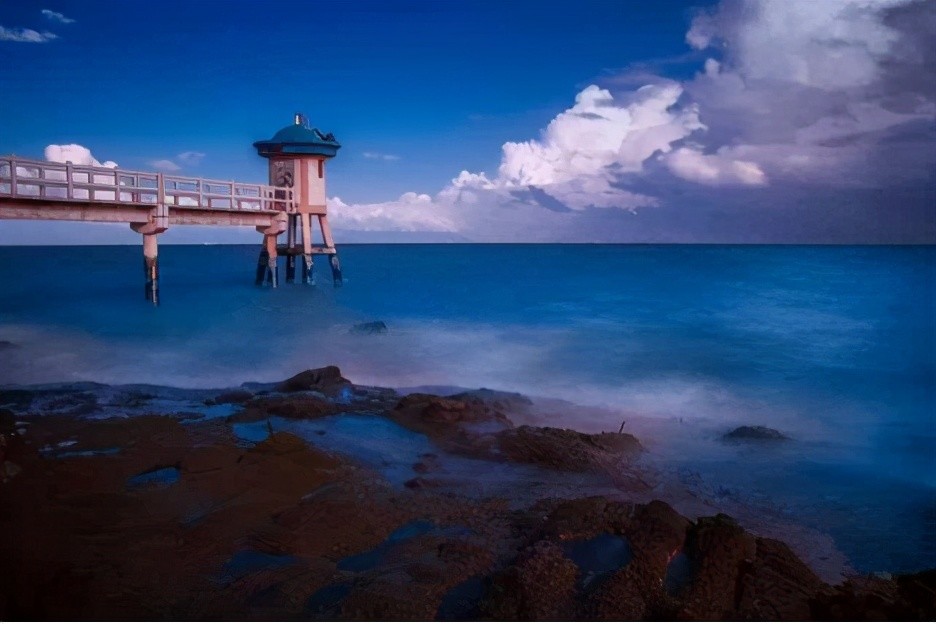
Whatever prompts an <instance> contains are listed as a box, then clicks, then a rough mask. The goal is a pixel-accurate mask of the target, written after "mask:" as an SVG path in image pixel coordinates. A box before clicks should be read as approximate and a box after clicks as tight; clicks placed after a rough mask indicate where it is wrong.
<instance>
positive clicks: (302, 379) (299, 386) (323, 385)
mask: <svg viewBox="0 0 936 624" xmlns="http://www.w3.org/2000/svg"><path fill="white" fill-rule="evenodd" d="M350 385H351V382H350V381H348V380H347V379H345V378H344V377H342V376H341V370H340V369H339V368H338V367H337V366H325V367H323V368H313V369H309V370H306V371H303V372H301V373H299V374H298V375H294V376H293V377H290V378H289V379H287V380H286V381H284V382H282V383H280V384H279V385H277V386H276V391H277V392H306V391H309V390H315V391H317V392H321V393H322V394H324V395H326V396H335V395H337V394H338V393H340V392H341V391H342V390H344V389H345V388H348V387H350Z"/></svg>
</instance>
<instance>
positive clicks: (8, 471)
mask: <svg viewBox="0 0 936 624" xmlns="http://www.w3.org/2000/svg"><path fill="white" fill-rule="evenodd" d="M22 471H23V469H22V468H20V467H19V466H17V465H16V464H14V463H13V462H11V461H5V462H3V464H2V465H0V479H2V481H3V482H4V483H6V482H7V481H9V480H10V479H12V478H13V477H15V476H16V475H18V474H19V473H20V472H22Z"/></svg>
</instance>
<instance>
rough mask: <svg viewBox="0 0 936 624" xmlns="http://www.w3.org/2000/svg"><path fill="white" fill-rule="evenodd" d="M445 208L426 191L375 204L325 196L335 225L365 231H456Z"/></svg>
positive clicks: (454, 224)
mask: <svg viewBox="0 0 936 624" xmlns="http://www.w3.org/2000/svg"><path fill="white" fill-rule="evenodd" d="M447 208H448V206H446V205H437V204H435V203H434V202H433V199H432V197H430V196H429V195H424V194H417V193H404V194H403V195H401V196H400V197H399V199H396V200H394V201H389V202H381V203H375V204H354V205H348V204H346V203H345V202H343V201H342V200H341V198H340V197H332V198H329V199H328V213H329V218H330V219H331V221H332V223H333V224H334V226H335V227H337V228H346V229H352V230H364V231H403V232H419V231H424V232H454V231H457V229H458V227H457V225H456V222H455V221H454V220H453V219H452V215H451V214H450V213H449V212H448V210H447Z"/></svg>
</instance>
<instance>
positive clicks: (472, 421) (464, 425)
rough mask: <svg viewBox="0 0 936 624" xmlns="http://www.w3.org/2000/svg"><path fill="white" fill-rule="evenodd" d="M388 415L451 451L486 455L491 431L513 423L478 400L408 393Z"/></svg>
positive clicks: (491, 439) (493, 440)
mask: <svg viewBox="0 0 936 624" xmlns="http://www.w3.org/2000/svg"><path fill="white" fill-rule="evenodd" d="M387 415H388V416H389V417H390V418H391V419H393V420H394V421H396V422H397V423H399V424H400V425H402V426H404V427H406V428H407V429H410V430H412V431H416V432H419V433H422V434H425V435H426V436H428V437H429V438H431V439H432V441H433V442H435V443H436V444H438V445H440V446H441V447H442V448H444V449H446V450H448V451H450V452H455V453H462V454H467V455H472V456H484V457H486V456H489V455H490V453H491V447H492V445H493V444H494V442H495V438H494V434H496V433H497V432H500V431H503V430H505V429H508V428H510V427H512V426H513V423H511V422H510V419H509V418H507V417H506V416H504V415H503V414H502V413H500V412H499V411H497V410H494V409H491V408H490V407H488V406H487V405H485V404H484V403H483V402H482V401H480V400H478V399H466V400H455V399H451V398H443V397H440V396H436V395H434V394H421V393H416V394H410V395H407V396H405V397H403V398H402V399H401V400H400V401H399V402H398V403H397V405H396V407H394V408H393V409H392V410H390V412H388V414H387Z"/></svg>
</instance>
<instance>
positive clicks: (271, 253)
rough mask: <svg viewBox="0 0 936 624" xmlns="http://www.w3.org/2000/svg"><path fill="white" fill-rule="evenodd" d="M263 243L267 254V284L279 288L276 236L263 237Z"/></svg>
mask: <svg viewBox="0 0 936 624" xmlns="http://www.w3.org/2000/svg"><path fill="white" fill-rule="evenodd" d="M263 243H264V246H265V247H266V252H267V258H268V260H267V274H266V283H267V284H269V285H270V286H272V287H273V288H276V287H277V286H279V267H278V266H277V264H276V261H277V255H276V236H275V235H271V234H267V235H265V236H264V237H263Z"/></svg>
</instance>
